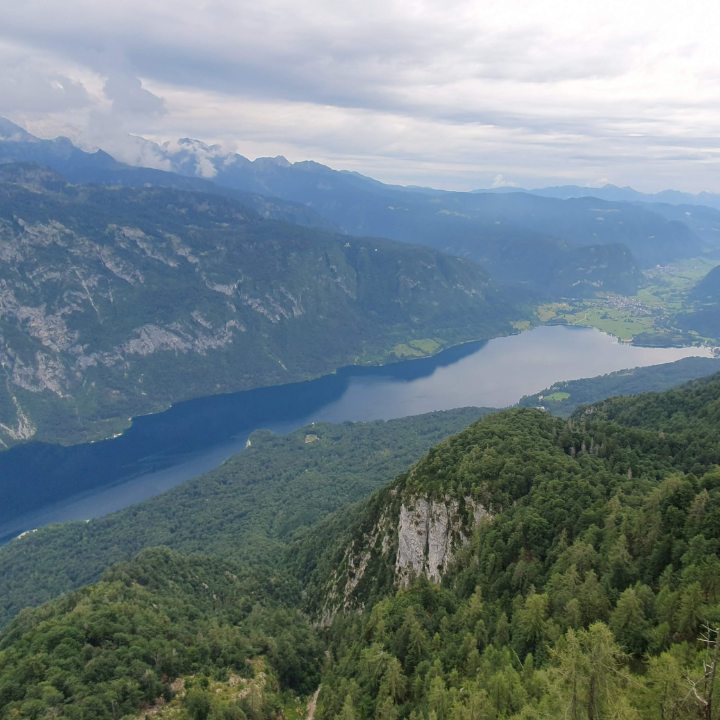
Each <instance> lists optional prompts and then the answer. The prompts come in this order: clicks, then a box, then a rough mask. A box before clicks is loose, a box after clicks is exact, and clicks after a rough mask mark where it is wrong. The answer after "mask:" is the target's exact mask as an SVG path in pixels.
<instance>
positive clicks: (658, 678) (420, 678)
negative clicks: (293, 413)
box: [0, 376, 720, 720]
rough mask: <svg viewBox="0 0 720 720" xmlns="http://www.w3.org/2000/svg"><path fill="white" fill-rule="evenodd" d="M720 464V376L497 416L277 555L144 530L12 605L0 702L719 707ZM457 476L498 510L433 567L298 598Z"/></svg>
mask: <svg viewBox="0 0 720 720" xmlns="http://www.w3.org/2000/svg"><path fill="white" fill-rule="evenodd" d="M310 444H312V443H310ZM718 463H720V376H711V377H710V378H707V379H704V380H698V381H695V382H693V383H690V384H689V385H686V386H683V387H680V388H676V389H673V390H669V391H666V392H663V393H649V394H646V395H641V396H638V397H629V398H612V399H610V400H606V401H604V402H601V403H598V404H596V405H594V406H591V407H589V408H581V409H579V410H578V411H577V412H576V413H575V415H574V416H573V417H572V418H571V419H570V420H565V419H561V418H556V417H553V416H551V415H549V414H547V413H544V412H542V411H539V410H536V409H514V410H508V411H503V412H501V413H497V414H493V415H489V416H487V417H485V418H484V419H482V420H480V421H478V422H476V423H473V424H472V425H471V426H470V427H468V428H467V429H466V430H463V431H462V432H459V433H458V434H457V435H455V436H453V437H452V438H450V439H449V440H445V441H443V442H441V443H439V444H438V445H436V446H435V447H434V448H433V449H431V450H430V451H429V452H428V453H427V454H426V455H425V457H424V458H423V459H422V460H420V461H419V462H418V463H417V464H416V465H414V466H413V468H412V470H411V472H406V473H402V474H400V475H399V477H398V478H397V479H396V480H395V481H393V482H392V483H391V484H390V485H389V486H387V487H386V488H384V489H382V490H380V491H379V492H377V493H375V494H374V495H373V496H372V497H371V498H370V499H369V500H368V501H366V502H363V503H360V504H359V505H356V506H354V507H350V508H349V509H345V510H341V511H340V514H339V515H335V516H331V517H330V518H329V519H327V520H325V521H322V522H321V523H320V524H319V525H318V524H312V523H311V524H310V525H309V526H306V529H304V530H303V531H302V532H300V533H299V534H295V535H294V536H293V540H292V542H291V551H290V552H289V553H287V554H286V555H285V558H286V559H285V560H282V559H280V557H279V556H276V557H275V558H274V559H273V563H274V565H273V567H271V568H264V567H255V568H249V567H248V566H247V564H245V565H243V566H238V567H236V566H235V565H230V564H229V562H230V561H228V560H213V559H210V558H200V557H197V556H196V557H190V558H186V557H184V556H181V555H178V554H176V553H174V552H171V551H167V550H150V551H144V552H143V553H142V554H141V555H140V556H139V557H138V559H136V560H134V561H130V562H129V563H125V564H121V565H120V566H118V567H116V568H114V569H112V570H110V571H108V572H107V573H106V574H105V576H104V578H103V580H102V581H101V582H100V583H99V584H98V585H95V586H91V587H89V588H86V589H82V590H79V591H76V592H74V593H71V594H70V595H66V596H62V597H61V598H58V599H56V600H53V601H50V602H49V603H48V604H46V605H43V606H42V607H40V608H39V609H36V610H25V611H23V612H22V613H21V614H20V615H18V617H17V618H15V620H13V621H12V622H11V623H10V624H9V625H8V626H7V628H6V629H5V630H4V632H3V635H2V636H1V639H0V707H2V710H0V713H1V714H0V717H3V718H25V717H28V718H40V717H75V718H82V719H85V718H87V719H88V720H89V719H90V718H96V717H97V718H105V717H107V718H120V717H124V716H128V717H133V716H137V713H138V712H139V713H140V715H139V717H143V713H148V712H152V713H154V714H156V715H157V716H158V717H178V718H183V719H186V718H200V719H203V718H207V717H213V718H243V717H252V718H260V717H263V718H268V720H269V719H270V718H278V717H280V714H281V713H282V715H283V716H284V717H286V718H287V717H295V716H296V715H298V714H302V712H299V711H298V708H302V707H303V706H304V703H305V702H306V700H307V699H308V697H309V696H310V695H311V694H312V691H313V689H315V688H317V687H318V686H319V685H320V684H322V688H321V690H320V692H319V696H318V700H317V709H316V711H315V717H316V718H322V719H323V720H324V719H325V718H335V717H341V718H344V719H345V720H351V719H352V718H355V719H356V720H365V719H368V720H369V719H371V718H391V719H399V718H413V719H417V720H419V719H420V718H421V717H422V718H426V719H427V720H451V719H452V720H454V719H455V718H468V719H470V718H473V719H475V718H489V719H492V720H495V719H496V718H541V717H543V718H546V717H551V718H561V717H562V718H566V717H567V718H574V719H577V718H588V719H592V720H598V719H599V718H628V719H635V718H637V719H640V718H648V719H650V718H658V719H662V720H666V719H670V718H674V719H677V720H680V719H682V718H707V719H708V720H712V719H713V718H717V717H720V706H719V705H718V699H720V695H718V693H719V692H720V672H719V673H717V674H716V675H715V677H711V675H710V673H712V672H713V669H714V668H717V656H718V644H717V629H718V627H720V559H719V557H718V556H719V555H720V470H719V469H718ZM466 496H469V497H472V498H474V499H475V500H476V501H480V500H482V502H483V504H484V505H485V507H487V508H488V509H489V511H490V512H491V516H490V517H488V518H486V519H485V520H483V521H481V522H480V524H479V525H478V526H477V527H476V528H475V531H474V533H473V535H472V538H471V540H470V542H469V543H468V544H467V545H466V546H464V547H460V549H459V550H458V552H457V554H456V557H455V560H454V562H453V563H452V564H451V565H450V567H449V568H448V571H447V572H446V574H445V575H444V577H443V579H442V582H441V583H440V584H433V583H431V582H430V581H429V580H427V579H426V578H425V576H424V575H420V576H419V577H416V578H414V579H411V581H410V583H409V585H407V586H400V587H398V586H397V584H396V583H395V582H394V581H393V578H392V567H393V559H392V557H391V556H377V557H372V558H371V559H369V560H368V565H367V572H366V575H365V576H363V582H361V583H359V584H357V585H356V586H355V589H354V594H353V596H352V597H350V598H348V602H349V604H348V605H346V610H344V611H343V609H342V608H336V611H335V614H334V617H333V620H332V622H331V623H330V624H325V625H316V624H313V623H312V622H308V620H307V619H305V616H307V617H308V618H310V620H311V621H312V620H313V618H315V619H317V618H318V617H319V615H318V614H317V612H318V608H321V607H323V602H324V598H323V592H324V591H325V589H326V588H327V587H328V586H329V584H331V583H332V582H333V578H334V577H335V579H336V577H337V574H338V572H343V568H344V565H343V558H344V557H347V548H348V546H349V545H348V544H349V543H356V544H360V545H362V543H366V542H368V539H367V538H368V533H367V531H368V528H372V527H373V524H374V523H375V522H376V520H377V516H378V513H382V512H384V511H385V510H388V511H389V512H391V513H392V507H393V503H396V504H397V502H399V501H402V499H403V498H405V499H410V498H413V497H428V498H446V497H458V498H460V497H466ZM318 529H321V536H322V539H323V545H322V548H321V551H320V552H318V551H317V546H318V542H319V540H318V538H319V537H320V536H319V535H318ZM38 536H39V534H38ZM39 537H40V536H39ZM49 537H51V536H49ZM21 543H22V541H20V544H21ZM390 555H392V553H391V554H390ZM383 563H384V565H383ZM308 579H309V580H310V581H309V582H308ZM325 609H327V605H325ZM298 611H302V612H303V613H305V616H302V615H298V614H297V613H298ZM708 628H709V629H708ZM706 641H707V642H706ZM706 670H707V672H706ZM180 681H182V682H180ZM713 693H714V694H715V695H714V697H715V700H713Z"/></svg>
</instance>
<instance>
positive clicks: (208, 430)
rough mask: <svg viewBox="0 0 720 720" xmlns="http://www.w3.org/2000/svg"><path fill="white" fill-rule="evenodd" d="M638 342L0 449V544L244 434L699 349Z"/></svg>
mask: <svg viewBox="0 0 720 720" xmlns="http://www.w3.org/2000/svg"><path fill="white" fill-rule="evenodd" d="M709 354H710V353H709V351H707V350H706V349H704V348H642V347H634V346H631V345H625V344H622V343H619V342H617V341H616V340H615V339H614V338H612V337H610V336H609V335H605V334H603V333H601V332H598V331H597V330H593V329H590V328H568V327H560V326H552V327H539V328H536V329H534V330H532V331H530V332H525V333H522V334H520V335H512V336H509V337H503V338H496V339H494V340H490V341H486V342H478V343H468V344H466V345H462V346H459V347H455V348H451V349H449V350H446V351H445V352H442V353H440V354H438V355H436V356H435V357H432V358H426V359H420V360H409V361H404V362H398V363H394V364H391V365H385V366H383V367H348V368H343V369H342V370H339V371H338V372H337V373H334V374H332V375H328V376H325V377H321V378H319V379H317V380H311V381H308V382H303V383H294V384H291V385H282V386H276V387H269V388H260V389H258V390H250V391H247V392H240V393H234V394H231V395H216V396H212V397H207V398H200V399H197V400H191V401H188V402H184V403H180V404H178V405H175V406H173V407H172V408H170V409H169V410H167V411H166V412H164V413H159V414H157V415H148V416H145V417H140V418H136V419H135V420H134V421H133V424H132V427H131V428H129V429H128V430H127V431H126V432H125V433H124V434H123V435H121V436H119V437H116V438H112V439H110V440H104V441H102V442H96V443H88V444H84V445H75V446H72V447H60V446H57V445H47V444H42V443H31V444H29V445H24V446H19V447H16V448H13V449H12V450H10V451H7V452H4V453H0V542H3V541H7V540H8V539H10V538H12V537H14V536H15V535H18V534H19V533H21V532H23V531H25V530H29V529H33V528H36V527H40V526H42V525H46V524H49V523H53V522H64V521H67V520H85V519H90V518H94V517H100V516H102V515H106V514H107V513H110V512H113V511H115V510H119V509H120V508H123V507H126V506H128V505H131V504H133V503H136V502H140V501H141V500H144V499H146V498H148V497H151V496H153V495H157V494H158V493H160V492H163V491H164V490H167V489H169V488H171V487H173V486H174V485H177V484H178V483H180V482H183V481H184V480H188V479H189V478H191V477H195V476H197V475H199V474H201V473H203V472H206V471H207V470H210V469H212V468H214V467H217V466H218V465H219V464H221V463H222V462H223V461H224V460H226V459H227V458H228V457H230V456H231V455H234V454H235V453H237V452H239V451H240V450H242V449H243V448H244V447H245V445H246V442H247V439H248V436H249V435H250V433H252V432H253V431H254V430H257V429H260V428H267V429H270V430H272V431H274V432H276V433H287V432H290V431H291V430H293V429H295V428H298V427H301V426H303V425H305V424H307V423H310V422H315V421H321V420H322V421H328V422H343V421H346V420H352V421H359V420H376V419H384V420H389V419H391V418H397V417H404V416H407V415H417V414H420V413H424V412H431V411H433V410H448V409H451V408H456V407H465V406H471V405H472V406H486V407H505V406H508V405H512V404H514V403H516V402H517V401H518V400H519V399H520V398H521V397H522V396H523V395H530V394H533V393H536V392H539V391H540V390H543V389H544V388H546V387H548V386H549V385H552V384H553V383H554V382H557V381H559V380H576V379H579V378H587V377H593V376H596V375H602V374H604V373H608V372H613V371H615V370H622V369H624V368H633V367H640V366H646V365H657V364H660V363H666V362H673V361H675V360H679V359H681V358H683V357H688V356H691V355H704V356H707V355H709Z"/></svg>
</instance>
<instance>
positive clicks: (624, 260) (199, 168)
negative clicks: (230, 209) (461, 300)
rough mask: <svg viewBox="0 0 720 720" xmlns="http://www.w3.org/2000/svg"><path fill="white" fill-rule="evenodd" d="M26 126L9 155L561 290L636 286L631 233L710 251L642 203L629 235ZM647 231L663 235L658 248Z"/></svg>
mask: <svg viewBox="0 0 720 720" xmlns="http://www.w3.org/2000/svg"><path fill="white" fill-rule="evenodd" d="M14 127H16V126H14ZM23 133H24V131H22V130H21V129H20V128H17V131H13V132H10V131H7V132H6V133H5V137H6V139H5V140H2V139H0V161H2V160H3V159H4V160H6V161H9V160H30V161H36V162H39V163H43V164H46V165H48V166H50V167H52V168H54V169H56V170H58V171H59V172H60V173H62V174H63V175H65V176H66V177H67V178H68V179H69V180H71V181H72V182H76V183H88V182H90V183H102V184H107V185H113V186H115V185H122V186H132V187H144V186H146V185H153V186H164V187H176V188H180V189H190V190H202V191H204V192H213V193H217V194H224V195H230V196H232V197H234V198H235V199H238V200H239V201H240V202H243V203H244V204H246V205H250V206H251V207H254V208H255V209H258V210H259V208H258V205H261V204H262V203H263V202H265V203H268V202H269V203H270V205H271V206H272V207H273V208H274V212H273V214H272V215H271V217H273V216H274V217H275V218H276V219H286V220H290V221H293V222H298V223H301V224H306V225H317V226H322V223H325V224H326V225H327V224H332V225H333V226H334V227H340V228H343V229H344V231H345V232H348V233H350V234H355V235H363V236H366V235H369V236H373V237H389V238H391V239H397V240H402V241H404V242H412V243H420V244H424V245H429V246H431V247H435V248H438V249H441V250H443V251H446V252H449V253H451V254H455V255H459V256H461V257H466V258H468V259H471V260H474V261H476V262H479V263H480V264H482V265H484V266H485V267H487V269H488V270H489V271H490V272H491V274H492V275H494V276H496V277H497V278H498V280H501V281H503V282H510V283H514V284H517V283H522V284H523V285H524V286H526V287H527V288H529V289H531V290H533V291H535V292H540V293H541V294H544V296H548V295H549V296H551V297H553V298H557V297H563V296H570V297H573V296H578V297H583V296H587V295H594V294H595V293H596V292H598V291H610V292H620V293H625V292H631V293H633V292H635V291H636V290H637V284H638V283H640V282H641V281H642V276H641V274H640V273H639V271H638V269H637V267H635V259H634V257H633V256H632V255H628V253H627V251H626V250H624V249H623V248H622V247H619V245H623V244H627V243H628V238H630V240H631V241H632V243H633V244H634V245H637V247H638V248H639V250H640V252H641V254H640V255H638V258H639V260H640V262H641V263H644V264H646V265H647V264H650V265H652V264H654V263H655V260H657V259H658V258H659V259H660V260H661V261H663V262H666V261H669V260H672V259H676V258H677V257H686V256H688V254H690V255H692V254H695V255H697V254H698V253H700V252H701V251H702V249H703V248H704V246H703V243H702V242H701V241H700V240H699V238H697V237H696V236H695V235H694V234H693V233H688V231H687V228H686V226H685V225H683V224H682V223H679V224H671V223H668V222H667V221H666V220H664V219H663V218H662V217H660V216H657V215H653V214H652V213H650V214H648V213H647V212H646V213H645V214H644V215H642V217H640V218H635V217H634V215H635V214H637V212H636V211H635V210H633V209H631V208H625V209H624V211H625V212H627V213H630V216H629V218H628V220H627V221H625V224H626V225H628V232H622V229H623V228H622V227H621V226H622V222H621V223H612V224H611V223H608V225H609V226H610V225H612V227H608V228H607V229H605V228H601V227H599V223H598V222H597V221H596V219H595V217H596V216H592V217H591V216H590V215H589V214H586V213H587V209H581V210H580V211H579V213H577V212H576V213H575V215H576V217H575V218H574V220H573V221H572V222H571V223H570V224H569V225H568V223H567V222H565V221H563V222H564V223H565V227H563V222H559V221H558V217H560V218H562V216H563V215H564V214H565V213H566V212H567V211H572V207H571V206H570V205H569V206H567V208H566V207H565V206H564V205H563V204H562V203H557V202H555V201H553V200H551V199H544V200H537V199H534V198H533V197H532V196H528V195H523V194H522V193H515V194H513V195H512V196H510V197H509V199H502V198H499V197H497V196H492V195H483V196H476V195H473V194H471V193H446V192H442V191H436V190H432V189H428V188H404V187H400V186H394V185H385V184H383V183H380V182H378V181H376V180H373V179H371V178H367V177H364V176H362V175H359V174H357V173H350V172H338V171H335V170H332V169H330V168H328V167H325V166H323V165H320V164H318V163H314V162H300V163H294V164H291V163H289V162H288V161H287V160H285V159H284V158H259V159H257V160H255V161H250V160H247V159H246V158H244V157H242V156H240V155H237V154H228V153H225V152H224V151H222V149H221V148H218V147H217V146H206V145H204V144H203V143H199V142H198V141H193V140H189V139H185V140H182V141H179V142H178V143H176V144H174V145H173V146H171V145H170V144H169V143H166V144H165V145H163V146H159V145H155V144H153V143H149V142H148V141H142V140H141V139H140V141H141V142H143V143H144V149H143V154H144V156H145V157H153V158H154V160H155V162H157V163H159V164H161V165H163V166H164V167H167V168H168V169H172V170H173V171H174V172H164V171H160V170H155V169H151V168H132V167H130V166H127V165H123V164H122V163H117V162H115V161H114V160H113V159H112V158H110V156H108V155H107V154H106V153H102V152H100V151H98V152H97V153H84V152H83V151H81V150H79V149H77V148H74V146H72V143H70V141H68V140H66V139H63V138H59V139H57V140H52V141H50V140H40V139H38V138H33V137H32V136H29V135H28V134H27V133H25V134H23ZM207 176H210V177H211V180H212V182H210V181H209V180H208V179H206V178H207ZM238 193H239V195H238ZM248 195H250V196H251V198H248V197H247V196H248ZM261 196H273V198H283V200H284V201H285V203H287V204H288V205H287V206H286V207H284V208H283V212H284V213H285V216H284V217H279V218H278V209H277V206H278V205H279V203H280V201H278V200H274V199H273V200H272V201H267V200H264V201H263V200H262V199H261ZM300 208H304V209H305V210H304V213H305V215H306V216H305V215H303V213H302V212H301V211H300ZM591 210H592V208H591ZM616 210H617V209H616ZM321 218H323V219H322V220H321ZM631 222H632V223H633V225H632V227H630V223H631ZM638 233H640V234H639V235H638ZM636 236H637V237H636ZM638 237H640V238H650V239H651V240H652V241H653V242H650V243H649V246H650V247H649V249H648V248H646V247H645V246H644V244H643V243H642V242H639V241H638V240H637V238H638ZM656 239H657V242H655V240H656ZM600 244H602V245H606V244H610V245H614V246H617V247H613V248H609V249H608V250H607V251H604V252H605V253H606V254H605V255H604V256H603V257H602V258H600V259H599V258H598V250H597V247H595V246H597V245H600ZM645 244H646V245H647V244H648V243H647V242H646V243H645ZM586 245H591V246H593V247H594V249H593V248H588V247H584V246H586ZM633 252H635V251H634V250H633Z"/></svg>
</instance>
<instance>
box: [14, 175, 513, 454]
mask: <svg viewBox="0 0 720 720" xmlns="http://www.w3.org/2000/svg"><path fill="white" fill-rule="evenodd" d="M43 177H44V176H43ZM22 182H23V184H22V185H20V184H17V183H0V257H1V258H2V260H3V263H2V267H0V312H1V319H0V359H1V360H2V364H3V369H4V373H3V374H4V377H5V382H4V383H2V385H1V386H0V423H1V424H0V441H1V442H3V443H4V444H5V445H11V444H13V443H16V442H20V441H25V440H28V439H30V438H33V439H45V440H51V441H61V442H74V441H77V440H81V439H85V438H88V437H102V436H107V435H108V434H112V433H114V432H117V431H119V430H121V429H122V428H123V427H126V425H127V423H128V418H129V417H131V416H133V415H138V414H142V413H147V412H153V411H157V410H159V409H162V408H164V407H167V406H168V404H170V403H172V402H176V401H179V400H182V399H186V398H190V397H197V396H201V395H208V394H212V393H217V392H228V391H233V390H241V389H247V388H251V387H258V386H261V385H268V384H276V383H282V382H290V381H293V380H299V379H305V378H309V377H312V376H317V375H321V374H323V373H326V372H330V371H332V370H334V369H336V368H337V367H339V366H342V365H347V364H351V363H354V362H368V361H376V362H377V361H382V360H388V359H393V357H394V355H393V354H392V350H393V348H394V347H395V346H396V345H397V344H398V343H403V342H412V341H414V340H421V339H424V338H431V339H433V341H434V346H435V347H437V348H439V347H442V346H444V345H448V344H452V343H456V342H461V341H465V340H471V339H480V338H489V337H493V336H496V335H500V334H505V333H507V332H512V326H511V324H510V320H511V319H512V320H514V319H517V318H518V316H519V314H520V313H519V311H518V310H516V309H514V308H513V307H512V306H511V305H509V304H508V303H507V302H506V301H505V300H503V299H502V298H500V297H499V295H498V293H497V292H496V291H495V289H494V287H493V286H492V284H491V283H490V280H489V278H488V276H487V274H486V273H485V272H484V271H483V270H482V269H481V268H480V267H478V266H477V265H474V264H473V263H471V262H468V261H465V260H460V259H456V258H452V257H449V256H446V255H443V254H441V253H438V252H437V251H433V250H430V249H428V248H423V247H419V246H412V245H408V244H406V243H397V242H392V241H387V240H375V239H371V240H369V239H362V238H352V237H347V236H341V235H337V234H335V233H331V232H327V231H323V230H319V229H315V228H305V227H300V226H297V225H290V224H285V223H280V222H273V221H267V220H263V219H261V218H260V217H258V215H257V214H256V213H255V212H254V211H252V210H251V209H249V208H247V207H245V206H242V205H239V204H238V203H236V202H234V201H233V200H230V199H227V198H221V197H218V196H214V195H205V194H199V193H189V192H185V191H181V190H174V189H164V188H144V189H129V188H115V189H108V188H103V187H95V186H64V187H61V188H59V189H58V188H56V187H54V186H53V188H52V189H48V188H47V187H45V185H43V183H45V182H47V178H45V179H43V178H39V179H38V180H37V183H36V188H35V189H28V185H29V183H30V180H29V178H28V176H27V173H25V174H24V175H23V180H22ZM53 182H55V183H57V182H59V181H58V180H57V179H56V180H55V181H53Z"/></svg>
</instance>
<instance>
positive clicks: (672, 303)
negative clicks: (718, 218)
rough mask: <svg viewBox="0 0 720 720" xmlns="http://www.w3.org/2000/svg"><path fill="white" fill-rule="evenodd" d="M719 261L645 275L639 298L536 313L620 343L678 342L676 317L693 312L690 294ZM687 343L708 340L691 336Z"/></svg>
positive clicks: (559, 306)
mask: <svg viewBox="0 0 720 720" xmlns="http://www.w3.org/2000/svg"><path fill="white" fill-rule="evenodd" d="M718 264H720V263H719V262H718V261H711V260H707V259H704V258H696V259H692V260H684V261H682V262H678V263H674V264H673V265H668V266H666V267H657V268H653V269H651V270H647V271H646V272H645V277H646V278H647V280H648V285H647V286H646V287H644V288H642V289H640V290H639V291H638V293H637V295H633V296H629V297H625V296H622V295H611V294H608V295H605V296H601V297H597V298H592V299H587V300H576V301H568V302H565V303H547V304H545V305H541V306H540V307H538V309H537V310H536V315H537V318H538V320H539V322H540V323H541V324H542V323H553V322H555V323H557V322H559V323H564V324H567V325H580V326H585V327H594V328H597V329H598V330H601V331H602V332H606V333H608V334H609V335H614V336H615V337H617V338H618V339H620V340H622V341H625V342H630V341H632V340H633V339H634V338H636V337H638V336H639V335H642V336H643V338H645V339H647V338H648V337H650V338H655V339H657V340H658V341H662V338H663V337H667V338H668V339H670V338H677V337H678V332H677V330H676V329H675V328H673V325H672V317H673V315H674V314H675V313H678V312H681V311H686V312H687V311H692V309H693V308H692V304H691V303H690V302H689V300H688V295H689V292H690V290H691V289H692V288H693V287H694V286H695V285H696V284H697V283H698V282H699V281H700V280H701V279H702V278H703V277H705V275H706V274H707V273H708V272H709V271H710V270H711V269H712V268H713V267H715V266H716V265H718ZM684 340H687V343H693V342H695V343H698V342H702V341H704V340H707V338H701V337H699V336H698V335H697V334H692V333H687V338H684Z"/></svg>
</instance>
